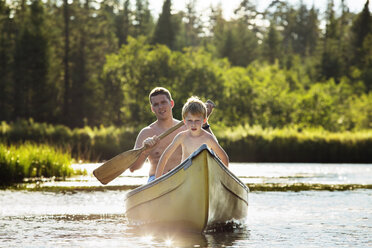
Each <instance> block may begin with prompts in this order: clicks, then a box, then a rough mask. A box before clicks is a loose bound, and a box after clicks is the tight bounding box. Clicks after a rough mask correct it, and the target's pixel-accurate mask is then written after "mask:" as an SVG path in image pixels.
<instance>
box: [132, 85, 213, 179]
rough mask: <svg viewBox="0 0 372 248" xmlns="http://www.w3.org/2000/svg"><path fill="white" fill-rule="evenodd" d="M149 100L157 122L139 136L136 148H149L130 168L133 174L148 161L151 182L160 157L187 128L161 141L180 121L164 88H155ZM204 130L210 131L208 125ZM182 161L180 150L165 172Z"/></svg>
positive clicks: (208, 105) (209, 111) (180, 129)
mask: <svg viewBox="0 0 372 248" xmlns="http://www.w3.org/2000/svg"><path fill="white" fill-rule="evenodd" d="M149 100H150V104H151V110H152V112H153V113H154V114H155V116H156V119H157V120H156V121H155V122H153V123H151V124H150V125H149V126H147V127H145V128H143V129H142V130H141V131H140V133H139V134H138V136H137V139H136V143H135V145H134V148H135V149H137V148H140V147H142V146H145V147H148V148H147V149H146V150H145V151H144V152H142V154H141V155H140V157H139V158H138V159H137V161H136V162H135V163H134V164H133V165H132V166H131V167H130V171H131V172H133V171H135V170H138V169H140V168H141V167H142V165H143V163H144V162H145V161H146V159H147V158H148V159H149V162H150V171H149V180H148V182H151V181H153V180H154V179H155V172H156V166H157V164H158V162H159V159H160V156H161V155H162V154H163V152H164V150H165V149H166V148H167V147H168V145H169V144H170V143H171V142H172V140H173V139H174V137H175V136H176V135H177V134H178V133H179V132H181V131H185V130H186V128H185V126H182V127H180V128H179V129H177V130H176V131H174V132H173V133H171V134H169V135H168V136H167V137H165V138H163V139H162V140H159V138H158V136H159V135H160V134H161V133H163V132H164V131H166V130H168V129H169V128H171V127H173V126H175V125H177V124H178V123H179V122H180V121H179V120H176V119H174V118H173V112H172V109H173V107H174V101H173V99H172V96H171V94H170V92H169V91H168V90H167V89H165V88H162V87H156V88H154V89H153V90H152V91H151V92H150V94H149ZM207 107H208V114H210V113H211V112H212V110H213V107H214V106H213V104H211V103H208V104H207ZM203 128H204V129H205V130H206V131H209V132H211V131H210V127H209V125H208V123H206V124H205V125H204V126H203ZM181 159H182V150H181V148H178V149H177V150H176V151H175V152H174V153H173V155H172V156H171V157H170V158H169V159H168V162H167V164H166V165H165V167H164V172H165V173H166V172H168V171H170V170H172V169H173V168H174V167H175V166H177V165H178V164H179V163H180V162H181Z"/></svg>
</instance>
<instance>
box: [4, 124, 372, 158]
mask: <svg viewBox="0 0 372 248" xmlns="http://www.w3.org/2000/svg"><path fill="white" fill-rule="evenodd" d="M211 127H212V130H213V132H214V133H215V134H216V136H217V138H218V140H219V142H220V144H221V145H222V147H223V148H224V149H225V150H226V152H227V153H228V155H229V157H230V161H232V162H310V163H311V162H313V163H372V156H371V154H372V130H371V129H369V130H361V131H353V132H349V131H344V132H330V131H326V130H324V129H323V128H321V127H318V128H305V127H297V126H292V127H287V128H281V129H279V128H265V129H264V128H262V127H260V126H249V125H239V126H235V127H228V126H223V125H222V124H217V123H214V122H211ZM141 128H142V126H138V127H135V128H134V127H120V128H117V127H114V126H110V127H104V126H100V127H94V128H92V127H84V128H75V129H70V128H68V127H65V126H62V125H52V124H46V123H34V122H33V121H32V120H29V121H25V120H23V121H18V122H14V123H10V124H8V123H5V122H2V123H1V126H0V142H1V141H2V142H3V143H6V144H23V143H24V142H25V141H30V142H33V143H38V144H49V146H53V147H62V148H63V150H66V151H69V152H70V153H71V156H72V157H73V158H74V159H76V160H77V161H79V160H83V161H90V162H99V161H102V160H108V159H110V158H112V157H114V156H115V155H117V154H119V153H121V152H124V151H127V150H130V149H132V148H133V145H134V143H135V140H136V136H137V134H138V132H139V131H140V129H141Z"/></svg>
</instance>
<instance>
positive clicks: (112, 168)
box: [93, 121, 184, 184]
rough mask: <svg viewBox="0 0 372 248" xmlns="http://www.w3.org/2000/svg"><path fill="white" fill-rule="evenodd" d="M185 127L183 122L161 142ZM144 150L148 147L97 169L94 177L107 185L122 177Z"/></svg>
mask: <svg viewBox="0 0 372 248" xmlns="http://www.w3.org/2000/svg"><path fill="white" fill-rule="evenodd" d="M183 125H184V123H183V121H181V122H179V123H178V124H177V125H175V126H173V127H171V128H169V129H168V130H166V131H165V132H163V133H161V134H160V135H159V136H158V138H159V140H161V139H163V138H165V137H166V136H168V135H169V134H171V133H172V132H174V131H175V130H177V129H178V128H180V127H182V126H183ZM144 150H146V147H144V146H143V147H141V148H139V149H133V150H129V151H126V152H123V153H121V154H119V155H117V156H115V157H114V158H112V159H110V160H109V161H107V162H106V163H104V164H103V165H101V166H100V167H98V168H97V169H95V170H94V171H93V175H94V176H95V177H96V178H97V179H98V180H99V181H100V182H101V183H102V184H107V183H109V182H111V181H112V180H114V179H115V178H117V177H118V176H120V175H121V174H122V173H123V172H124V171H125V170H126V169H128V168H130V167H131V166H132V165H133V164H134V163H135V162H136V161H137V159H138V158H139V156H140V155H141V153H142V152H143V151H144Z"/></svg>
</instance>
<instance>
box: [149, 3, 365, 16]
mask: <svg viewBox="0 0 372 248" xmlns="http://www.w3.org/2000/svg"><path fill="white" fill-rule="evenodd" d="M241 1H242V0H196V3H197V11H198V12H199V13H203V12H206V11H208V10H209V7H210V6H211V4H212V5H213V6H216V5H217V4H218V3H221V6H222V9H223V15H224V17H225V18H226V19H230V18H231V17H233V11H234V9H236V8H237V7H238V6H239V4H240V2H241ZM252 1H253V2H256V6H257V9H258V10H263V9H265V8H266V7H267V6H268V5H269V4H270V2H271V1H272V0H252ZM302 1H303V3H305V4H306V5H308V6H309V7H311V6H312V5H313V4H314V5H315V7H316V8H317V9H319V10H320V11H321V13H323V12H324V10H325V8H326V6H327V0H302ZM163 2H164V0H150V1H149V3H150V9H151V10H152V11H153V13H154V14H155V17H156V18H157V17H158V15H159V13H160V12H161V10H162V6H163ZM188 2H190V0H172V10H173V11H176V12H177V11H178V10H183V9H185V6H186V3H188ZM287 2H288V3H290V4H291V5H294V6H296V5H298V4H299V3H300V0H288V1H287ZM334 3H335V10H336V11H337V10H338V9H339V6H340V3H341V0H334ZM345 3H346V4H347V6H348V7H349V10H350V12H354V13H359V12H360V11H362V9H363V7H364V4H365V3H366V0H345ZM369 10H370V11H372V1H370V3H369ZM208 13H209V11H208Z"/></svg>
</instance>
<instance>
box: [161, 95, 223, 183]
mask: <svg viewBox="0 0 372 248" xmlns="http://www.w3.org/2000/svg"><path fill="white" fill-rule="evenodd" d="M182 118H183V121H184V123H185V126H186V128H187V130H184V131H181V132H179V133H178V134H177V135H176V136H175V138H174V139H173V141H172V143H171V144H170V145H169V146H168V147H167V148H166V149H165V151H164V153H163V154H162V155H161V157H160V160H159V162H158V166H157V169H156V173H155V177H156V178H158V177H160V176H161V175H163V173H164V169H165V168H166V164H167V162H168V161H169V158H170V157H171V156H172V155H173V154H174V153H175V152H177V150H178V149H180V148H182V161H184V160H185V159H186V158H188V157H189V156H190V155H191V154H192V153H193V152H194V151H195V150H196V149H198V148H199V147H200V146H201V145H203V144H206V145H207V146H208V147H209V148H211V149H212V150H213V151H214V152H215V153H216V154H217V156H218V157H219V158H220V159H221V161H222V162H223V163H224V165H225V166H228V165H229V157H228V156H227V154H226V152H225V151H224V150H223V148H222V147H221V146H220V145H219V144H218V142H217V141H216V139H215V138H214V137H213V135H212V134H210V133H208V132H206V131H205V130H204V129H203V128H202V126H203V124H204V123H206V122H207V108H206V106H205V104H204V103H203V102H202V101H200V99H199V98H196V97H191V98H189V99H188V100H187V102H186V103H185V105H184V106H183V108H182Z"/></svg>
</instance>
